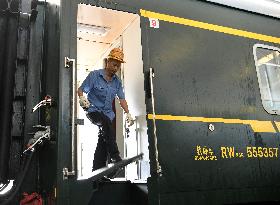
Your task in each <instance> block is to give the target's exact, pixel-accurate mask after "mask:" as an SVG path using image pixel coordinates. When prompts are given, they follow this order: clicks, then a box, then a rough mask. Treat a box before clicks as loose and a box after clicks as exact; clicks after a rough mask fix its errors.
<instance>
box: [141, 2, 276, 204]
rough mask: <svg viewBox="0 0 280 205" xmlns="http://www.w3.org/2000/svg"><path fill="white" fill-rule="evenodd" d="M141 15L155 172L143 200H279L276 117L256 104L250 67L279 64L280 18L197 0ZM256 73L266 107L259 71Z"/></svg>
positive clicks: (256, 92) (254, 77)
mask: <svg viewBox="0 0 280 205" xmlns="http://www.w3.org/2000/svg"><path fill="white" fill-rule="evenodd" d="M182 4H183V3H182ZM141 16H142V17H143V19H144V21H143V25H145V26H143V27H145V28H146V30H145V32H146V36H147V37H146V38H145V40H146V43H145V44H144V45H146V47H145V48H144V49H145V50H147V51H148V53H147V54H146V55H144V58H143V59H144V62H146V66H144V68H145V72H146V73H148V77H149V76H150V78H149V80H148V83H149V85H150V86H149V87H150V91H151V92H150V93H151V95H150V96H149V97H147V101H146V103H147V106H148V105H149V107H148V109H149V113H148V119H149V121H148V125H149V128H152V129H150V130H149V136H154V137H153V138H152V139H154V140H151V143H150V145H151V144H154V151H153V153H152V154H154V155H153V157H152V159H153V160H152V162H153V164H152V165H153V167H152V168H153V170H154V172H155V173H157V174H158V175H157V176H158V177H152V178H151V181H150V183H149V186H148V187H149V190H154V193H157V194H154V195H153V196H151V199H152V200H153V203H152V204H160V203H161V204H231V203H242V202H255V201H273V200H277V199H278V200H279V191H280V190H279V188H276V187H278V186H279V183H278V182H277V178H278V177H279V174H280V173H279V171H278V170H279V166H280V163H279V155H278V154H277V152H278V149H279V142H280V141H279V130H278V126H277V123H278V121H279V120H280V118H279V116H278V115H275V113H273V111H272V110H271V109H270V111H271V112H270V113H269V112H267V111H266V109H265V108H264V105H263V104H262V99H261V93H260V87H259V83H258V77H257V75H259V74H257V73H258V72H257V69H260V68H256V66H255V65H256V64H257V65H260V64H261V61H262V60H260V59H263V62H266V63H270V64H271V66H272V64H273V65H274V68H273V69H276V67H277V66H278V64H277V63H275V62H278V58H277V59H276V56H278V53H279V46H280V44H279V43H280V41H279V40H280V38H279V29H276V28H279V20H277V19H274V18H270V17H267V16H262V15H258V14H254V13H249V12H246V11H242V10H236V9H232V8H229V7H223V6H220V5H217V4H211V3H207V2H201V1H188V2H185V5H184V8H182V9H180V8H179V7H177V9H176V12H175V11H174V10H173V11H168V12H167V11H166V13H160V12H153V11H150V10H148V11H147V10H141ZM258 44H262V45H266V46H263V47H262V46H260V45H258ZM256 45H257V46H256ZM269 46H271V47H269ZM254 49H255V51H254ZM256 49H257V50H258V51H256ZM262 49H264V50H262ZM254 52H255V53H258V54H257V55H258V57H254ZM269 56H271V58H269ZM273 56H274V57H273ZM254 58H256V59H257V60H256V62H257V63H256V64H255V59H254ZM265 59H266V60H265ZM272 59H274V60H275V61H273V62H272V61H271V62H270V60H272ZM261 69H263V68H261ZM269 69H270V68H269ZM271 69H272V68H271ZM261 72H264V71H261ZM275 72H276V71H275ZM277 72H278V71H277ZM270 75H274V76H275V77H276V73H275V74H272V73H270ZM147 79H148V78H147ZM259 79H260V80H259V81H260V82H261V83H264V85H261V87H262V88H261V89H262V90H261V91H262V92H264V95H265V96H266V97H265V100H264V101H265V104H266V105H265V106H271V103H272V100H269V99H270V98H269V92H268V91H267V90H270V88H269V84H267V83H266V84H265V82H267V81H265V79H266V80H267V78H266V77H265V75H263V76H262V77H261V78H259ZM269 79H271V80H274V83H273V89H275V88H277V86H276V85H275V79H273V78H272V77H270V78H269ZM268 81H269V80H268ZM150 99H152V100H150ZM274 99H277V97H275V96H274ZM267 104H269V105H267ZM272 104H273V103H272ZM276 104H277V103H276ZM274 105H275V103H274ZM274 107H275V106H274ZM276 107H277V106H276ZM271 113H272V114H271ZM153 127H154V129H153ZM151 147H152V146H150V148H151ZM253 150H254V151H253ZM257 150H259V154H256V153H257V152H258V151H257ZM268 150H271V157H264V154H262V153H264V152H267V151H268ZM272 150H274V151H272ZM253 152H254V154H252V153H253ZM272 152H273V153H272ZM266 156H268V153H266ZM245 190H246V191H245ZM263 190H266V191H265V192H264V191H263ZM268 190H270V191H268ZM244 192H246V194H245V193H244ZM256 193H258V194H256Z"/></svg>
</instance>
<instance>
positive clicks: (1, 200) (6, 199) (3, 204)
mask: <svg viewBox="0 0 280 205" xmlns="http://www.w3.org/2000/svg"><path fill="white" fill-rule="evenodd" d="M33 154H34V152H30V154H28V155H27V159H26V160H27V161H26V163H25V165H24V168H23V172H21V174H20V175H19V176H18V177H17V180H16V181H15V183H14V185H13V187H12V189H11V190H10V191H9V192H7V193H6V194H3V195H0V205H8V204H9V203H10V202H11V201H12V200H13V199H14V198H15V196H16V195H17V193H18V191H19V189H20V187H21V185H22V182H23V180H24V178H25V176H26V173H27V171H28V168H29V166H30V162H31V160H32V157H33Z"/></svg>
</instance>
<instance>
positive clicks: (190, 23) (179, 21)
mask: <svg viewBox="0 0 280 205" xmlns="http://www.w3.org/2000/svg"><path fill="white" fill-rule="evenodd" d="M140 14H141V16H143V17H147V18H155V19H159V20H162V21H167V22H171V23H177V24H182V25H186V26H192V27H196V28H201V29H206V30H210V31H216V32H221V33H225V34H230V35H235V36H241V37H245V38H251V39H256V40H261V41H266V42H271V43H278V44H280V38H277V37H273V36H268V35H263V34H258V33H253V32H249V31H244V30H238V29H234V28H230V27H225V26H219V25H215V24H209V23H204V22H200V21H194V20H191V19H186V18H180V17H176V16H170V15H166V14H160V13H155V12H152V11H146V10H143V9H140Z"/></svg>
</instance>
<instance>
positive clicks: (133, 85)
mask: <svg viewBox="0 0 280 205" xmlns="http://www.w3.org/2000/svg"><path fill="white" fill-rule="evenodd" d="M123 50H124V54H125V61H126V63H124V71H123V72H124V90H125V96H126V100H127V102H128V106H129V111H130V113H131V114H132V115H133V116H135V117H136V118H137V121H136V124H137V125H133V126H132V127H131V128H130V134H129V135H130V136H129V138H127V139H126V146H127V155H128V156H127V157H133V156H135V155H136V154H137V144H136V138H137V137H138V139H139V146H138V147H139V148H140V150H139V153H144V158H143V160H142V162H141V165H142V166H141V167H142V170H141V173H142V174H141V179H143V180H145V179H147V177H148V175H149V151H148V135H147V121H146V104H145V92H144V74H143V61H142V46H141V29H140V17H138V18H136V19H135V20H134V22H133V23H132V24H131V25H130V26H129V27H128V28H127V29H126V30H125V31H124V33H123ZM127 178H128V179H130V180H134V179H137V166H136V165H135V164H131V165H129V166H127Z"/></svg>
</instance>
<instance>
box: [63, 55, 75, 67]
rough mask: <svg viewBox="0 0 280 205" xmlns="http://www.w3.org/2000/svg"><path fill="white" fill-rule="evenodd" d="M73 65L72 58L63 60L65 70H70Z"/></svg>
mask: <svg viewBox="0 0 280 205" xmlns="http://www.w3.org/2000/svg"><path fill="white" fill-rule="evenodd" d="M74 63H75V59H74V58H69V57H65V58H64V67H65V68H71V67H72V66H73V64H74Z"/></svg>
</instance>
